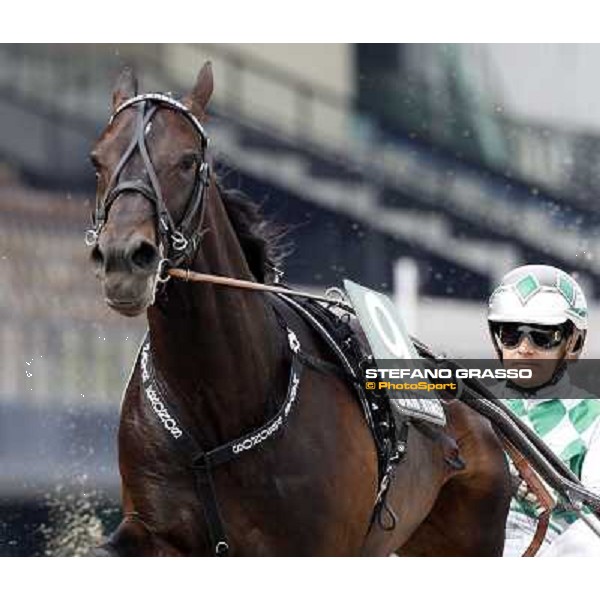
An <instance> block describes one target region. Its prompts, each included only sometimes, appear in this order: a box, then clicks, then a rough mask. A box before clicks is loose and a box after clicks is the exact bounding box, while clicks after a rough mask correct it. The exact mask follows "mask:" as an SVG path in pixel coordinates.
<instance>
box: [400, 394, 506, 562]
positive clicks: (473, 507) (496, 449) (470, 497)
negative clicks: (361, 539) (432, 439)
mask: <svg viewBox="0 0 600 600" xmlns="http://www.w3.org/2000/svg"><path fill="white" fill-rule="evenodd" d="M447 408H448V410H447V416H448V432H449V433H450V435H452V436H453V437H454V438H455V439H456V440H457V442H458V447H459V451H460V456H461V458H462V459H463V460H464V462H465V468H464V469H461V470H455V471H452V472H451V474H450V475H449V477H448V479H447V481H446V483H444V484H443V486H442V488H441V490H440V493H439V495H438V497H437V500H436V502H435V504H434V506H433V508H432V510H431V512H430V513H429V515H428V516H427V517H426V519H425V520H424V521H423V523H422V524H421V525H420V526H419V527H418V528H417V530H416V531H415V532H414V533H413V535H412V536H411V537H410V539H409V540H408V541H407V542H406V543H405V544H404V545H402V547H401V548H399V549H398V550H397V554H399V555H405V556H406V555H408V556H501V555H502V550H503V547H504V528H505V523H506V516H507V513H508V507H509V503H510V489H509V483H508V481H509V480H508V470H507V465H506V460H505V458H504V453H503V450H502V447H501V445H500V442H499V441H498V439H497V437H496V435H495V434H494V432H493V430H492V428H491V426H490V424H489V423H488V422H487V421H486V420H485V419H484V418H483V417H481V416H480V415H478V414H476V413H475V412H474V411H472V410H471V409H469V408H468V407H467V406H465V405H464V404H460V403H459V402H458V401H454V402H451V403H449V404H448V406H447Z"/></svg>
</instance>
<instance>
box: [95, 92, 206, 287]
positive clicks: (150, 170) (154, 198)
mask: <svg viewBox="0 0 600 600" xmlns="http://www.w3.org/2000/svg"><path fill="white" fill-rule="evenodd" d="M134 105H136V106H137V110H138V112H137V116H136V125H135V132H134V135H133V138H132V140H131V142H130V143H129V146H128V147H127V149H126V150H125V152H124V153H123V155H122V156H121V158H120V160H119V162H118V164H117V166H116V167H115V169H114V171H113V172H112V175H111V177H110V181H109V183H108V185H107V187H106V191H105V193H104V195H102V196H100V195H97V196H96V208H95V211H94V213H93V215H92V228H91V229H88V231H87V232H86V235H85V241H86V244H87V245H88V246H94V245H96V244H97V242H98V237H99V236H100V233H101V231H102V228H103V227H104V225H105V224H106V220H107V218H108V211H109V210H110V208H111V206H112V204H113V203H114V201H115V200H116V199H117V198H118V197H119V196H120V195H121V194H123V193H125V192H137V193H139V194H142V195H143V196H144V197H145V198H147V199H148V200H149V201H150V202H151V203H152V205H153V206H154V208H155V210H156V219H157V232H158V240H159V248H160V252H161V261H160V265H159V272H158V274H157V277H158V278H162V277H163V276H164V273H166V271H167V268H168V266H177V265H180V264H182V263H183V262H184V261H185V260H186V259H188V258H190V257H191V256H193V255H194V254H195V251H196V250H197V248H198V244H199V240H200V236H201V232H200V223H201V222H202V220H203V212H204V204H205V203H204V202H203V200H204V193H205V189H206V188H207V187H208V185H209V182H210V169H209V165H208V162H207V156H206V155H207V148H208V143H209V138H208V136H207V135H206V132H205V131H204V127H203V126H202V124H201V123H200V121H199V120H198V119H197V118H196V117H195V116H194V115H193V114H192V112H191V111H190V109H189V108H188V107H187V106H185V105H184V104H182V103H181V102H179V101H177V100H175V99H174V98H171V97H170V96H167V95H165V94H157V93H149V94H140V95H139V96H135V97H133V98H130V99H129V100H126V101H125V102H123V103H122V104H121V105H120V106H119V107H117V109H116V110H115V111H114V113H113V114H112V116H111V117H110V119H109V122H108V124H109V125H111V124H112V123H113V121H114V120H115V119H116V117H117V116H118V115H119V114H121V113H122V112H123V111H124V110H125V109H127V108H129V107H131V106H134ZM161 107H166V108H169V109H171V110H175V111H176V112H178V113H179V114H181V115H183V116H184V117H185V118H186V119H187V120H188V122H189V123H191V125H192V126H193V128H194V130H195V131H196V133H198V135H199V137H200V156H201V162H200V164H199V165H198V166H197V168H196V178H195V184H194V189H193V191H192V194H191V196H190V198H189V200H188V203H187V207H186V209H185V212H184V215H183V217H182V219H181V221H180V222H179V224H175V222H174V220H173V217H172V216H171V214H170V212H169V210H168V208H167V206H166V204H165V200H164V197H163V194H162V190H161V187H160V183H159V181H158V176H157V175H156V171H155V169H154V166H153V165H152V161H151V160H150V155H149V153H148V148H147V146H146V134H147V132H148V131H149V129H148V126H149V125H150V123H151V121H152V119H153V118H154V116H155V115H156V113H157V111H158V109H159V108H161ZM136 148H137V149H138V150H139V152H140V155H141V157H142V161H143V163H144V168H145V171H146V173H147V175H148V179H149V180H150V185H148V183H146V181H144V180H143V179H142V178H138V179H128V180H125V181H119V178H120V175H121V172H122V171H123V168H124V167H125V165H126V164H127V162H128V161H129V159H130V158H131V157H132V156H133V154H134V152H135V150H136ZM199 213H200V218H199V220H198V222H195V221H196V217H197V216H198V214H199ZM167 278H168V277H167Z"/></svg>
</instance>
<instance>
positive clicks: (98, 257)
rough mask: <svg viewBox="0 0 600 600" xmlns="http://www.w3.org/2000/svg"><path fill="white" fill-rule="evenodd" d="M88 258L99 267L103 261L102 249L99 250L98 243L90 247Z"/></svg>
mask: <svg viewBox="0 0 600 600" xmlns="http://www.w3.org/2000/svg"><path fill="white" fill-rule="evenodd" d="M90 259H91V261H92V262H93V263H94V265H95V266H96V267H101V266H102V264H103V263H104V254H102V250H100V248H99V247H98V244H96V245H95V246H94V247H93V248H92V252H91V254H90Z"/></svg>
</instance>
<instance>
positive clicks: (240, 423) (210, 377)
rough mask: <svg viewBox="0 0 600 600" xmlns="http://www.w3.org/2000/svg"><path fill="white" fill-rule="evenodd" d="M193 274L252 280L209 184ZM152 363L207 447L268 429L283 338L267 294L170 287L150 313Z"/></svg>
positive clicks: (183, 285)
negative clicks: (265, 424)
mask: <svg viewBox="0 0 600 600" xmlns="http://www.w3.org/2000/svg"><path fill="white" fill-rule="evenodd" d="M205 202H207V206H206V213H205V215H204V222H203V223H202V229H204V230H207V233H206V234H205V235H204V236H203V238H202V242H201V244H200V248H199V249H198V252H197V254H196V257H195V259H194V260H193V264H192V270H194V271H197V272H201V273H214V274H219V275H224V276H228V277H234V278H239V279H246V280H249V279H252V274H251V272H250V269H249V267H248V264H247V261H246V259H245V257H244V254H243V251H242V248H241V246H240V244H239V241H238V238H237V235H236V234H235V231H234V230H233V227H232V226H231V223H230V221H229V218H228V216H227V213H226V210H225V207H224V205H223V202H222V200H221V198H220V195H219V193H218V192H217V189H216V186H215V185H214V183H213V184H211V186H210V188H209V193H208V194H207V198H206V200H205ZM148 321H149V328H150V339H151V345H152V356H153V360H154V362H155V364H156V368H157V371H158V372H159V373H160V375H161V377H163V378H164V379H165V380H166V383H167V386H168V387H169V389H171V390H172V392H173V393H172V396H173V398H170V400H171V401H172V402H177V403H184V404H185V411H186V412H187V413H188V414H190V416H191V417H192V418H193V419H195V420H196V422H197V423H198V424H199V425H200V424H201V428H202V433H203V435H204V436H205V437H208V438H212V439H209V440H208V441H209V442H212V443H222V442H223V441H224V440H227V439H232V438H234V437H236V436H238V435H240V433H242V432H243V431H247V430H248V429H249V428H252V427H256V426H257V425H259V424H260V423H262V422H263V421H264V417H265V403H266V399H267V396H268V394H269V390H270V388H271V387H272V386H273V383H274V378H275V377H276V374H277V368H276V366H277V359H278V356H277V353H278V352H281V350H280V349H281V347H282V342H281V341H280V340H281V339H282V336H283V332H282V331H281V328H280V327H279V326H278V325H277V324H276V321H275V319H274V318H273V314H272V312H271V309H270V307H269V306H268V304H267V299H266V297H265V295H264V294H262V293H259V292H250V291H244V290H239V289H234V288H227V287H223V286H216V285H212V284H198V283H188V282H183V281H180V280H171V281H170V282H169V284H168V289H167V298H166V299H164V300H162V299H161V300H160V301H159V303H158V305H157V306H155V307H152V308H151V309H149V311H148Z"/></svg>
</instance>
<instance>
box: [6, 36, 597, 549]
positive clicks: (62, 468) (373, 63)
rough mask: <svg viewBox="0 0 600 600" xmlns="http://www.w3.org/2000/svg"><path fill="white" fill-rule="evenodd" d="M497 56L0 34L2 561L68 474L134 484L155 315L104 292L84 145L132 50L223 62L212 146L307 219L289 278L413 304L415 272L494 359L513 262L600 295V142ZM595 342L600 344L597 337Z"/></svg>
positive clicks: (140, 62) (146, 70) (292, 219)
mask: <svg viewBox="0 0 600 600" xmlns="http://www.w3.org/2000/svg"><path fill="white" fill-rule="evenodd" d="M488 54H489V51H488V50H486V49H485V48H482V47H479V46H452V45H435V44H434V45H396V44H379V45H341V44H331V45H319V44H316V45H307V46H299V45H296V46H294V45H290V46H286V45H279V46H267V45H260V44H249V45H235V44H231V45H230V44H228V45H225V44H217V45H199V44H194V45H192V44H178V45H119V46H116V45H95V44H90V45H86V46H79V45H70V44H62V45H0V132H1V133H0V281H1V284H2V287H1V290H2V293H1V295H0V347H1V348H2V361H1V362H0V373H1V377H0V457H1V460H2V463H1V464H2V468H1V470H0V498H2V500H1V501H0V555H2V554H11V553H27V552H30V551H34V550H36V549H39V545H40V543H41V542H40V540H39V539H38V538H39V535H38V533H36V534H35V535H34V537H33V538H31V541H30V542H29V546H27V547H25V546H23V544H22V542H21V541H19V542H18V543H15V544H14V545H13V544H12V541H14V540H13V538H15V536H16V534H15V531H16V530H17V529H18V528H20V529H19V531H23V530H24V528H26V527H34V528H35V524H33V525H32V523H34V522H38V521H43V520H44V519H45V518H46V517H47V512H44V510H43V509H41V512H39V511H40V506H42V505H43V504H44V502H45V501H46V500H47V498H46V499H45V500H44V497H45V496H47V495H48V494H50V495H52V494H53V493H54V491H55V490H56V489H58V488H57V486H60V489H62V490H64V489H68V490H71V491H72V490H75V491H77V490H79V491H82V490H86V489H87V490H89V489H101V490H103V491H104V492H105V493H106V495H107V498H108V499H109V501H110V500H111V499H113V500H114V499H115V498H116V495H117V493H118V480H117V473H116V450H115V445H116V441H115V431H116V416H117V413H118V404H119V398H120V394H121V390H122V388H123V386H124V384H125V381H126V378H127V374H128V369H129V368H130V365H131V361H132V359H133V356H134V354H135V350H136V345H137V343H138V341H139V339H140V335H141V333H142V331H143V327H144V322H143V319H138V320H134V321H128V320H123V319H122V318H118V317H116V316H114V315H112V314H111V312H110V311H109V310H108V309H107V308H106V307H104V306H103V304H102V301H101V298H100V294H99V292H98V289H97V285H96V282H95V281H94V279H93V276H92V273H91V269H90V267H89V265H88V264H87V252H86V249H85V247H84V245H83V231H84V230H85V228H86V225H87V222H88V215H89V210H90V206H91V202H92V199H93V195H94V178H93V173H92V169H91V168H90V167H89V166H88V163H87V154H88V151H89V148H90V146H91V143H92V141H93V140H94V138H95V137H96V136H97V135H98V133H99V132H100V131H101V129H102V128H103V126H104V124H105V123H106V120H107V118H108V116H109V113H110V90H111V89H112V84H113V82H114V79H115V77H116V74H117V73H118V72H119V70H120V68H121V67H122V66H123V65H125V64H129V65H133V66H134V67H135V69H136V71H137V73H138V75H139V76H140V79H141V82H142V86H143V88H144V89H145V90H148V91H150V90H154V91H158V90H170V91H172V92H174V93H181V92H184V91H185V90H186V89H187V88H188V87H189V86H190V84H191V82H192V81H193V80H194V78H195V75H196V73H197V70H198V68H199V66H200V65H201V64H202V63H203V61H204V60H207V59H210V60H212V62H213V70H214V73H215V78H216V82H215V95H214V98H213V102H212V104H211V109H212V110H211V120H210V122H209V124H208V130H209V134H210V136H211V138H212V142H213V143H212V150H213V153H214V155H216V157H217V161H218V165H219V170H220V172H221V176H222V177H223V179H224V181H225V183H226V184H227V185H229V186H232V187H239V188H241V189H242V190H243V191H244V192H246V194H248V195H249V196H250V197H251V198H253V199H255V200H257V201H259V202H260V203H261V204H262V205H263V207H264V210H265V212H266V213H267V214H268V215H270V216H272V217H273V218H274V219H275V220H276V221H278V222H281V223H286V224H289V225H291V232H290V235H289V239H290V241H291V242H293V246H294V251H293V254H292V255H291V256H290V257H289V259H288V262H287V265H286V280H287V282H288V283H290V284H293V285H298V286H302V287H307V288H316V289H322V288H324V287H327V286H329V285H339V284H340V282H341V280H342V279H343V278H350V279H353V280H355V281H357V282H360V283H362V284H364V285H367V286H370V287H372V288H375V289H379V290H383V291H386V292H389V293H394V294H395V295H396V296H397V297H399V298H400V299H401V301H402V300H403V299H404V301H405V302H406V306H407V307H408V306H412V307H414V305H415V298H414V294H413V295H412V296H411V294H410V293H409V290H407V289H398V286H397V283H398V281H407V282H411V281H412V284H411V285H408V284H407V285H408V287H409V288H415V289H416V293H417V294H418V302H417V303H416V308H415V309H414V310H413V311H412V312H411V311H408V310H407V313H408V312H410V315H411V316H412V318H411V319H409V320H410V321H411V328H412V330H413V331H414V332H415V333H417V334H418V335H419V336H420V337H422V338H423V339H424V341H426V342H428V343H430V344H432V345H433V346H435V347H438V348H442V349H446V350H449V351H451V352H452V353H453V354H455V355H459V356H460V355H463V356H472V357H475V356H479V357H481V356H490V355H491V348H490V347H489V343H488V341H487V339H486V336H487V332H486V329H485V325H484V322H485V321H484V319H485V302H484V300H485V299H486V297H487V295H488V294H489V291H490V289H491V287H492V286H493V285H494V283H495V281H496V280H497V279H498V277H499V276H500V275H501V274H502V273H504V272H506V271H507V270H508V269H510V268H512V267H513V266H515V265H517V264H519V263H523V262H544V263H551V264H554V265H556V266H559V267H561V268H564V269H566V270H568V271H570V272H573V273H575V274H576V276H577V277H578V278H579V279H580V281H581V282H582V284H583V285H584V287H585V289H586V291H587V292H588V294H589V297H590V298H597V297H598V296H599V295H600V263H599V262H598V261H596V260H595V258H594V257H595V256H597V255H600V247H599V246H598V245H599V244H600V238H599V237H598V235H597V232H598V228H599V227H600V219H599V217H598V212H597V210H596V209H595V206H594V205H593V204H592V200H593V199H594V198H595V190H596V189H597V169H596V167H597V164H598V162H599V161H600V136H599V135H596V134H594V133H593V132H592V133H590V131H588V130H586V129H581V128H580V129H579V130H578V129H574V128H565V127H564V126H563V127H559V126H558V125H556V124H553V123H551V122H548V123H539V122H534V121H532V120H531V119H527V120H524V118H523V117H517V116H515V115H511V114H510V112H509V111H508V110H507V109H506V107H505V106H503V105H502V104H501V102H500V98H498V97H496V96H495V95H494V93H493V88H494V86H493V85H491V84H490V81H491V80H492V81H493V79H494V77H493V75H494V74H493V73H490V69H489V68H483V67H482V65H483V66H484V67H485V66H486V65H487V67H489V61H488V62H486V60H485V57H486V56H488ZM599 124H600V123H599ZM400 258H403V259H409V260H410V261H412V263H409V267H408V273H409V275H410V273H416V274H417V277H416V278H415V277H412V278H411V277H410V276H408V277H407V276H406V273H407V272H406V269H404V270H403V267H398V266H397V261H398V259H400ZM410 264H412V268H411V267H410ZM401 265H406V262H404V263H401ZM403 273H404V274H403ZM413 291H414V290H413ZM596 321H597V317H596V318H594V317H593V318H592V329H593V328H594V327H593V326H594V323H595V322H596ZM591 342H592V344H591V346H590V350H589V351H588V355H592V356H596V354H598V353H599V351H600V345H599V344H600V340H599V341H598V342H597V343H596V345H594V344H593V342H594V339H593V335H592V336H591ZM86 478H87V479H86ZM40 499H42V500H44V502H42V503H40ZM23 502H29V503H30V506H31V507H33V506H35V507H37V508H36V510H38V512H39V514H38V516H37V517H35V519H38V521H35V519H33V520H32V518H30V517H27V516H26V511H23V510H22V509H21V508H18V507H20V506H22V503H23ZM3 514H4V515H5V518H4V519H3V518H2V515H3ZM36 514H37V513H36ZM7 515H8V516H7ZM11 519H12V521H11ZM11 522H12V529H11V525H6V523H11ZM36 531H37V530H36ZM35 536H38V537H35ZM17 537H18V536H17Z"/></svg>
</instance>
